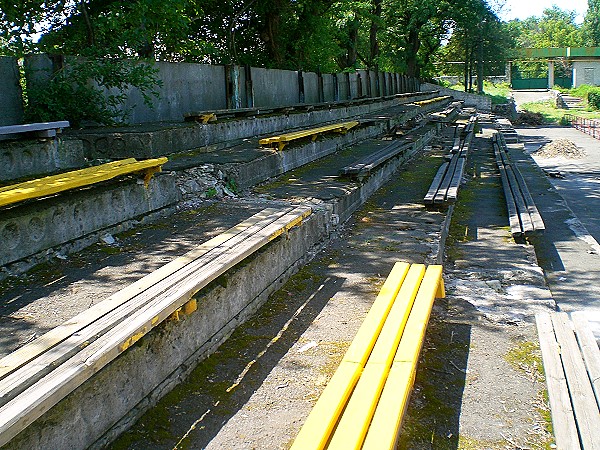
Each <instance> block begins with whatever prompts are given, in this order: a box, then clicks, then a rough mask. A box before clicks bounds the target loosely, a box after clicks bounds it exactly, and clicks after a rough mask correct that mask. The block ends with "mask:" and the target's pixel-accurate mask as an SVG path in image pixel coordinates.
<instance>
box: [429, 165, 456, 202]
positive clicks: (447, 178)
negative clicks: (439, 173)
mask: <svg viewBox="0 0 600 450" xmlns="http://www.w3.org/2000/svg"><path fill="white" fill-rule="evenodd" d="M458 159H459V157H458V155H453V156H452V159H451V160H450V164H449V165H448V170H447V171H446V174H445V175H444V178H443V180H442V182H441V183H440V188H439V190H438V192H437V194H436V195H435V197H434V199H433V203H444V202H445V201H446V196H447V195H448V188H449V187H450V182H451V181H452V177H453V176H454V172H455V171H456V166H457V164H458Z"/></svg>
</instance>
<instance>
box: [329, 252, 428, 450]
mask: <svg viewBox="0 0 600 450" xmlns="http://www.w3.org/2000/svg"><path fill="white" fill-rule="evenodd" d="M424 274H425V266H424V265H422V264H413V265H412V266H411V267H410V270H409V271H408V274H407V276H406V278H405V280H404V282H403V283H402V287H401V288H400V291H399V292H398V295H397V297H396V300H395V302H394V305H393V306H392V309H391V310H390V312H389V314H388V316H387V319H386V321H385V324H384V326H383V328H382V330H381V332H380V333H379V337H378V338H377V342H376V343H375V347H374V348H373V351H372V353H371V355H370V356H369V359H368V360H367V363H366V365H365V369H364V371H363V373H362V375H361V376H360V379H359V380H358V384H357V385H356V387H355V389H354V392H353V393H352V396H351V397H350V400H349V402H348V404H347V406H346V410H345V411H344V415H343V416H342V417H341V419H340V421H339V423H338V425H337V427H336V429H335V433H334V435H333V437H332V439H331V443H330V444H329V446H328V448H331V449H358V448H360V446H361V444H362V442H363V440H364V438H365V435H366V432H367V429H368V427H369V423H370V422H371V418H372V417H373V413H374V412H375V407H376V406H377V402H378V400H379V396H380V394H381V391H382V390H383V386H384V384H385V380H386V378H387V374H388V372H389V369H390V367H391V365H392V361H393V359H394V356H395V354H396V349H397V348H398V343H399V342H400V339H401V338H402V334H403V332H404V327H405V325H406V322H407V320H408V316H409V314H410V313H411V309H412V305H413V303H414V301H415V298H416V296H417V292H418V291H419V287H420V285H421V280H422V279H423V275H424Z"/></svg>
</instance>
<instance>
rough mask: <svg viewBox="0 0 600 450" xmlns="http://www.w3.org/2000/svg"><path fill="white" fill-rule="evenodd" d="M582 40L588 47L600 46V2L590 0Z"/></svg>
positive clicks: (599, 0)
mask: <svg viewBox="0 0 600 450" xmlns="http://www.w3.org/2000/svg"><path fill="white" fill-rule="evenodd" d="M582 38H583V42H584V43H585V46H586V47H597V46H599V45H600V0H588V10H587V13H586V15H585V19H584V21H583V29H582Z"/></svg>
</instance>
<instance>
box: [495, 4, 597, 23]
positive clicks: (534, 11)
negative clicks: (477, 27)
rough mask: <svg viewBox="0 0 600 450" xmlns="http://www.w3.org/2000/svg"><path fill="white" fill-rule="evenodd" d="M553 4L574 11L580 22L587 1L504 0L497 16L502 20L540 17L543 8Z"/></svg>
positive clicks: (585, 9)
mask: <svg viewBox="0 0 600 450" xmlns="http://www.w3.org/2000/svg"><path fill="white" fill-rule="evenodd" d="M553 5H556V6H558V7H559V8H560V9H563V10H569V11H573V10H574V11H576V12H577V14H578V17H577V23H581V22H583V18H584V16H585V12H586V11H587V5H588V2H587V0H506V5H505V6H504V8H503V9H502V11H500V14H499V16H500V18H501V19H502V20H511V19H526V18H527V17H530V16H537V17H540V16H541V15H542V13H543V12H544V9H546V8H551V7H552V6H553Z"/></svg>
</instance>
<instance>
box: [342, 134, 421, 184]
mask: <svg viewBox="0 0 600 450" xmlns="http://www.w3.org/2000/svg"><path fill="white" fill-rule="evenodd" d="M412 145H413V144H412V142H406V141H404V140H396V141H393V142H392V143H391V144H389V145H386V146H385V147H383V148H381V149H379V150H377V151H376V152H373V153H371V154H370V155H367V156H365V157H364V158H361V159H359V160H358V161H356V162H354V163H352V164H351V165H349V166H346V167H343V168H341V169H340V170H339V175H340V176H350V177H352V178H359V179H360V178H363V177H366V176H367V175H369V174H370V173H371V171H372V170H373V169H375V168H377V167H379V166H380V165H382V164H383V163H385V162H386V161H387V160H389V159H391V158H393V157H394V156H396V155H399V154H401V153H403V152H405V151H406V150H408V149H409V148H411V147H412Z"/></svg>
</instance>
